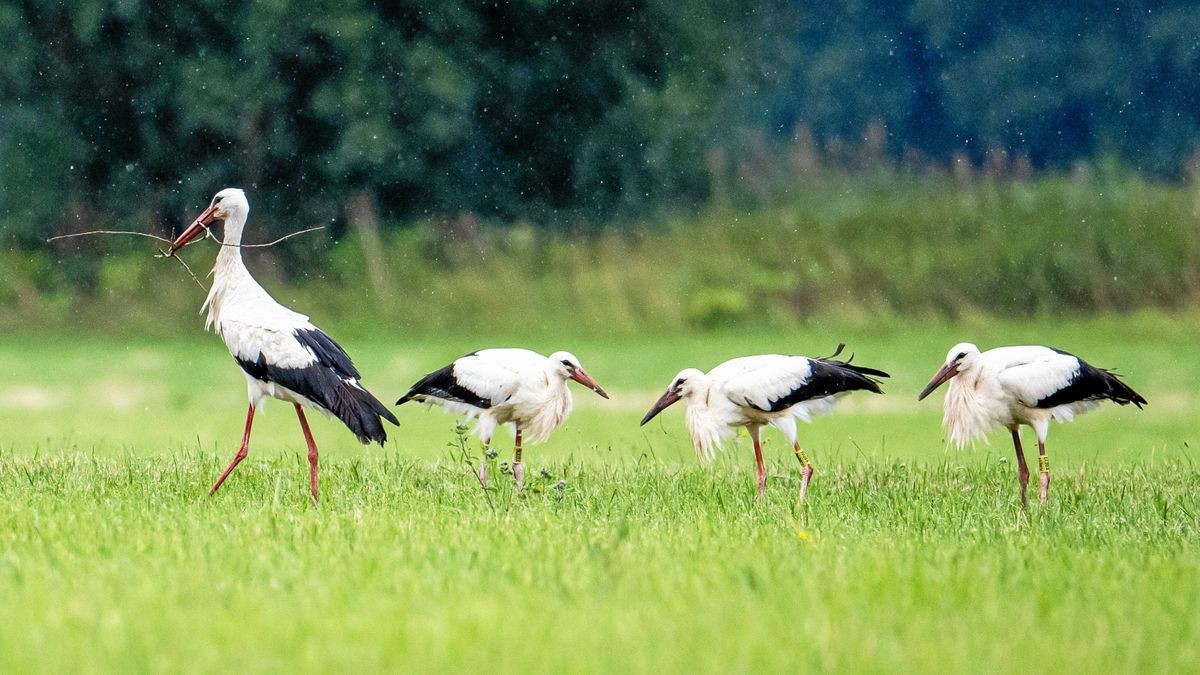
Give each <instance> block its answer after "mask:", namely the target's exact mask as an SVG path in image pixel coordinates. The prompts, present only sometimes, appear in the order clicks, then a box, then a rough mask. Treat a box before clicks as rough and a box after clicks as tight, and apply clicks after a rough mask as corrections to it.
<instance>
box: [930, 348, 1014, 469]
mask: <svg viewBox="0 0 1200 675" xmlns="http://www.w3.org/2000/svg"><path fill="white" fill-rule="evenodd" d="M988 375H989V374H988V373H987V372H986V369H985V368H984V367H983V366H982V365H979V366H976V367H974V368H970V369H968V370H963V371H960V372H959V374H958V375H956V376H955V377H954V378H952V379H951V380H950V384H949V387H948V388H947V391H946V402H945V404H944V413H945V414H944V416H943V418H942V424H943V426H944V427H945V428H946V436H947V437H948V439H949V440H950V442H952V443H954V444H955V445H957V446H958V447H960V448H961V447H963V446H965V445H967V444H968V443H971V442H973V441H977V440H983V439H985V438H986V437H987V434H988V432H989V431H991V430H992V428H993V427H995V426H996V425H998V424H1009V423H1010V420H1009V418H1010V417H1011V413H1010V411H1009V410H1008V408H1007V406H1005V405H1004V404H1003V403H1001V402H1000V401H1001V398H1002V397H1000V396H996V395H992V394H991V393H990V391H991V390H992V389H995V388H997V387H998V386H999V385H998V383H996V382H994V381H993V378H990V377H989V376H988Z"/></svg>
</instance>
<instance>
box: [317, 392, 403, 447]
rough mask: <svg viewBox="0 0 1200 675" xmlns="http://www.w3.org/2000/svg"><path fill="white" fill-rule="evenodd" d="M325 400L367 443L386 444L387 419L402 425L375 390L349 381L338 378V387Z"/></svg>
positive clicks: (361, 439) (363, 441)
mask: <svg viewBox="0 0 1200 675" xmlns="http://www.w3.org/2000/svg"><path fill="white" fill-rule="evenodd" d="M323 403H324V404H325V407H326V408H327V409H328V410H329V412H331V413H333V415H334V417H337V418H338V419H339V420H341V421H342V423H343V424H345V425H346V426H347V427H348V428H349V429H350V431H352V432H354V435H355V436H358V440H359V441H361V442H362V443H364V444H367V443H371V442H375V443H378V444H380V445H383V444H384V442H385V441H387V432H386V431H385V430H384V428H383V420H387V421H389V422H391V423H392V424H395V425H396V426H399V425H400V420H398V419H396V416H395V415H393V414H392V411H390V410H388V409H387V407H386V406H384V405H383V403H381V402H380V401H379V399H377V398H375V397H374V396H372V395H371V392H369V391H367V390H366V389H363V388H362V387H358V386H355V385H354V384H352V383H350V382H347V381H345V380H341V379H339V380H338V386H335V387H333V388H332V390H331V391H330V396H329V400H327V401H324V402H323Z"/></svg>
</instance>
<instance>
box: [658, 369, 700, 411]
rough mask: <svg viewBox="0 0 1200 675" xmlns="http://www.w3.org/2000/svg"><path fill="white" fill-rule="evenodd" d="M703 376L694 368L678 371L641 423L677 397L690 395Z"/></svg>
mask: <svg viewBox="0 0 1200 675" xmlns="http://www.w3.org/2000/svg"><path fill="white" fill-rule="evenodd" d="M704 378H705V375H704V372H703V371H701V370H698V369H696V368H685V369H683V370H681V371H679V374H678V375H676V376H675V379H674V380H671V386H669V387H667V391H666V393H664V394H663V395H662V396H660V397H659V398H658V401H656V402H655V403H654V406H653V407H652V408H650V412H648V413H646V416H645V417H643V418H642V424H645V423H646V422H649V421H650V420H652V419H654V416H655V415H657V414H658V413H660V412H662V411H664V410H666V409H667V408H668V407H670V406H671V404H673V403H675V402H676V401H678V400H679V399H681V398H687V397H688V396H691V395H692V392H694V391H696V387H698V386H699V385H700V383H701V382H702V381H703V380H704Z"/></svg>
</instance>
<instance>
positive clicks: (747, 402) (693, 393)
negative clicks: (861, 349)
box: [642, 345, 888, 502]
mask: <svg viewBox="0 0 1200 675" xmlns="http://www.w3.org/2000/svg"><path fill="white" fill-rule="evenodd" d="M844 348H845V345H838V348H837V351H835V352H834V353H833V354H832V355H831V356H829V357H826V358H823V359H810V358H808V357H806V356H785V355H783V354H762V355H759V356H743V357H741V358H736V359H731V360H729V361H726V362H725V363H722V364H720V365H718V366H717V367H716V368H713V369H712V370H710V371H708V372H707V373H705V372H702V371H700V370H697V369H695V368H688V369H686V370H683V371H680V373H679V374H678V375H676V376H675V379H674V380H672V381H671V386H670V387H668V388H667V391H666V393H664V394H663V395H662V397H661V398H659V399H658V401H657V402H656V403H655V404H654V406H653V407H652V408H650V411H649V412H647V413H646V416H645V417H643V418H642V424H643V425H644V424H646V423H647V422H649V421H650V420H652V419H654V416H655V415H657V414H658V413H660V412H662V411H663V410H664V409H666V408H667V406H670V405H671V404H673V403H675V402H676V401H678V400H680V399H684V398H686V399H687V401H688V402H687V413H686V421H687V429H688V433H689V434H690V435H691V437H692V444H693V445H694V447H695V449H696V454H698V455H699V456H700V458H701V460H704V461H710V460H712V457H713V450H714V448H720V447H721V442H722V441H723V440H724V439H726V438H729V437H730V436H732V435H733V433H734V432H733V430H734V429H735V428H737V427H745V428H746V429H747V431H749V433H750V440H751V441H753V442H754V460H755V463H756V465H757V468H758V492H757V498H758V499H760V500H761V499H762V496H763V492H764V491H765V490H766V487H767V471H766V467H765V466H764V465H763V454H762V446H761V445H760V444H759V441H758V431H759V429H760V428H761V427H763V426H764V425H768V424H769V425H771V426H773V427H775V428H776V429H778V430H779V431H780V432H782V433H783V435H784V436H785V437H786V438H787V440H788V443H790V444H791V445H792V448H793V449H794V450H795V453H796V459H798V460H800V466H801V467H802V468H801V479H800V497H799V501H801V502H803V501H804V498H805V497H806V496H807V495H808V483H809V480H811V478H812V474H813V467H812V463H811V462H810V461H809V460H808V456H807V455H806V454H805V453H804V450H803V448H801V447H800V443H799V442H798V441H797V440H796V420H797V419H801V420H804V421H805V422H811V421H812V418H813V416H814V415H820V414H823V413H828V412H832V410H833V406H834V404H835V403H836V402H837V399H838V398H840V397H842V396H844V395H846V394H848V393H850V392H851V391H855V390H858V389H864V390H866V391H870V392H874V393H876V394H882V393H883V392H882V391H881V390H880V389H879V383H878V381H877V380H875V379H874V378H879V377H888V374H887V373H885V372H883V371H882V370H875V369H874V368H864V367H862V366H857V365H852V364H851V363H850V361H851V360H852V359H853V357H851V358H850V359H846V360H845V361H838V360H836V358H835V357H837V355H838V354H841V353H842V349H844Z"/></svg>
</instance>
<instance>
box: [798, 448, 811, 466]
mask: <svg viewBox="0 0 1200 675" xmlns="http://www.w3.org/2000/svg"><path fill="white" fill-rule="evenodd" d="M796 456H797V457H799V458H800V463H801V464H802V465H804V466H809V465H810V464H811V463H810V462H809V461H808V455H806V454H804V448H796Z"/></svg>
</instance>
